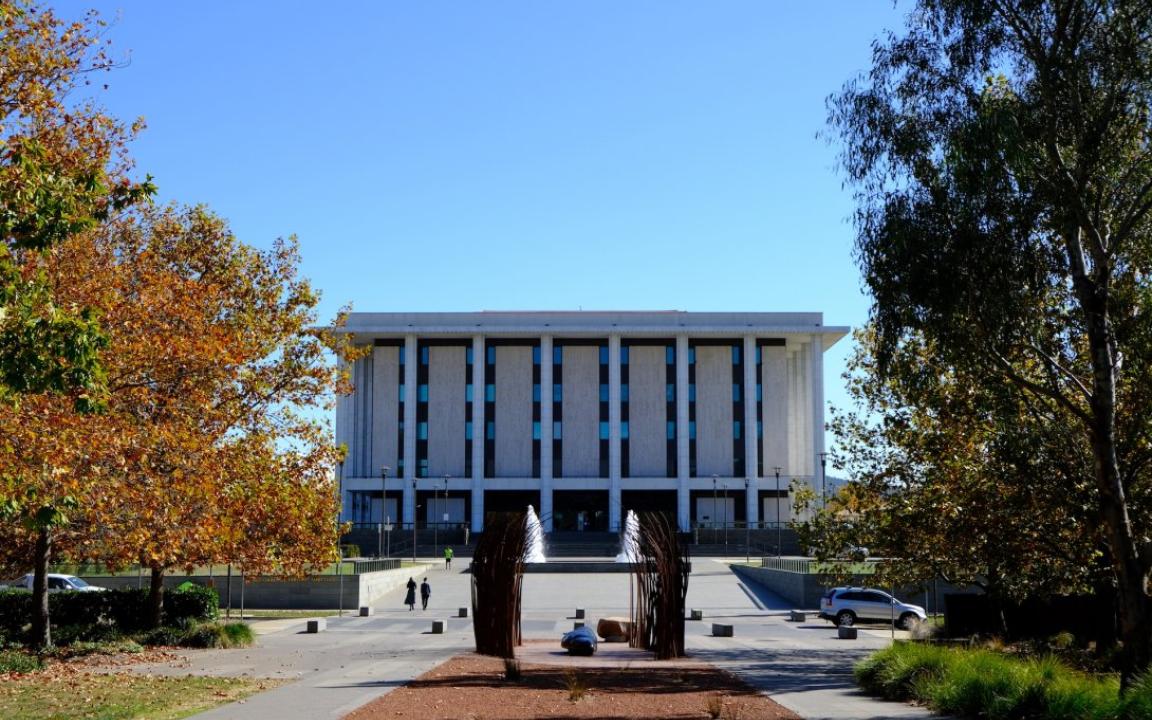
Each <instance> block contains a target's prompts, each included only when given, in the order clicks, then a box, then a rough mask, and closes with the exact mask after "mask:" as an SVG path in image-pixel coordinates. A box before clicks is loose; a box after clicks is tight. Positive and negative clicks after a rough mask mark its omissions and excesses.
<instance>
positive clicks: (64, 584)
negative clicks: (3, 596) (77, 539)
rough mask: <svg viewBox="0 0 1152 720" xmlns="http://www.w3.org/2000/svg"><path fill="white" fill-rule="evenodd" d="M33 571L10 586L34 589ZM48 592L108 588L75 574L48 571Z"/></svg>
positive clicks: (95, 590) (97, 590)
mask: <svg viewBox="0 0 1152 720" xmlns="http://www.w3.org/2000/svg"><path fill="white" fill-rule="evenodd" d="M33 577H34V576H33V575H32V574H31V573H29V574H27V575H25V576H23V577H21V578H19V579H17V580H14V581H13V582H12V583H11V584H10V585H8V587H10V588H23V589H24V590H31V589H32V579H33ZM47 579H48V592H60V591H62V590H76V591H77V592H100V591H102V590H107V589H108V588H102V587H97V586H96V585H89V584H88V583H87V582H85V581H84V580H82V579H80V578H78V577H76V576H75V575H61V574H60V573H48V578H47Z"/></svg>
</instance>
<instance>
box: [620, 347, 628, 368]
mask: <svg viewBox="0 0 1152 720" xmlns="http://www.w3.org/2000/svg"><path fill="white" fill-rule="evenodd" d="M620 364H621V365H627V364H628V348H626V347H622V348H620Z"/></svg>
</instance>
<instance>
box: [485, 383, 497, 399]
mask: <svg viewBox="0 0 1152 720" xmlns="http://www.w3.org/2000/svg"><path fill="white" fill-rule="evenodd" d="M484 402H496V384H495V383H488V384H487V385H485V386H484Z"/></svg>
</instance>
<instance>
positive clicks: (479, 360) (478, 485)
mask: <svg viewBox="0 0 1152 720" xmlns="http://www.w3.org/2000/svg"><path fill="white" fill-rule="evenodd" d="M485 359H486V356H485V350H484V336H483V335H473V336H472V448H471V452H472V532H483V530H484V426H485V418H484V383H485Z"/></svg>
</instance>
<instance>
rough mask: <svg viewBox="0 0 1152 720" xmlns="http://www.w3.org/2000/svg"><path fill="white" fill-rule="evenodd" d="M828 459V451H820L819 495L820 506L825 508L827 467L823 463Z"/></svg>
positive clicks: (826, 501)
mask: <svg viewBox="0 0 1152 720" xmlns="http://www.w3.org/2000/svg"><path fill="white" fill-rule="evenodd" d="M827 460H828V453H826V452H822V453H820V497H821V506H822V507H823V508H825V509H827V508H828V468H827V467H826V465H825V463H826V462H827Z"/></svg>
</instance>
